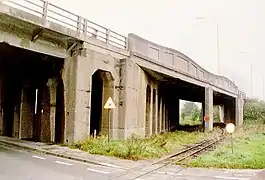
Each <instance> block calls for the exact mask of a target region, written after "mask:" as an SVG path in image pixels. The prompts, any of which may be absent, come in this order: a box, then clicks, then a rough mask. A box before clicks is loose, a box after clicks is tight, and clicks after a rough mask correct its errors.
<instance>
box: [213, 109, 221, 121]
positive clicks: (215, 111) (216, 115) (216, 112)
mask: <svg viewBox="0 0 265 180" xmlns="http://www.w3.org/2000/svg"><path fill="white" fill-rule="evenodd" d="M219 121H220V119H219V107H218V106H214V107H213V122H219Z"/></svg>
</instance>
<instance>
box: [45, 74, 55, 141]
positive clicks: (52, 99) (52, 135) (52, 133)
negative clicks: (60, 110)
mask: <svg viewBox="0 0 265 180" xmlns="http://www.w3.org/2000/svg"><path fill="white" fill-rule="evenodd" d="M47 86H48V88H49V92H50V117H49V120H50V141H51V142H55V115H56V95H57V81H56V79H55V78H52V79H49V80H48V82H47Z"/></svg>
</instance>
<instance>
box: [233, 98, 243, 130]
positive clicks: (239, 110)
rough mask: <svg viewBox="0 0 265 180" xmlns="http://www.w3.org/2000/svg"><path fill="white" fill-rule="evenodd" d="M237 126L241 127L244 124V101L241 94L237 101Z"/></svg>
mask: <svg viewBox="0 0 265 180" xmlns="http://www.w3.org/2000/svg"><path fill="white" fill-rule="evenodd" d="M235 110H236V111H235V112H236V126H241V125H242V124H243V122H244V120H243V118H244V99H243V96H242V94H241V93H239V95H238V97H237V99H236V109H235Z"/></svg>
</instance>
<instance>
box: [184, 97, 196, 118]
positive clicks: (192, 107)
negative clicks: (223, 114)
mask: <svg viewBox="0 0 265 180" xmlns="http://www.w3.org/2000/svg"><path fill="white" fill-rule="evenodd" d="M198 110H199V108H198V106H197V105H196V104H195V103H194V102H189V101H187V102H185V103H184V106H183V108H182V109H181V112H182V113H183V115H184V116H189V115H191V114H192V113H194V112H196V111H198Z"/></svg>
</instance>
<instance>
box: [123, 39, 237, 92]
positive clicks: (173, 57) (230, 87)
mask: <svg viewBox="0 0 265 180" xmlns="http://www.w3.org/2000/svg"><path fill="white" fill-rule="evenodd" d="M128 44H129V47H128V48H129V50H131V51H132V53H133V54H139V55H141V56H144V57H146V58H149V59H152V60H153V61H158V62H159V63H161V64H163V65H165V66H168V67H171V68H174V69H176V70H177V71H178V72H180V73H182V74H185V75H188V76H191V77H193V78H195V79H197V80H200V81H203V82H206V83H208V84H210V85H213V86H216V87H218V88H221V89H224V90H226V91H229V92H231V93H234V94H237V93H238V87H237V86H236V85H235V84H234V83H233V82H232V81H231V80H229V79H228V78H226V77H223V76H218V75H215V74H212V73H210V72H209V71H207V70H205V69H204V68H202V67H201V66H199V65H198V64H197V63H196V62H194V61H193V60H192V59H191V58H189V57H188V56H186V55H185V54H183V53H181V52H179V51H177V50H175V49H171V48H167V47H164V46H161V45H158V44H156V43H153V42H150V41H148V40H145V39H143V38H141V37H139V36H137V35H135V34H129V36H128Z"/></svg>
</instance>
